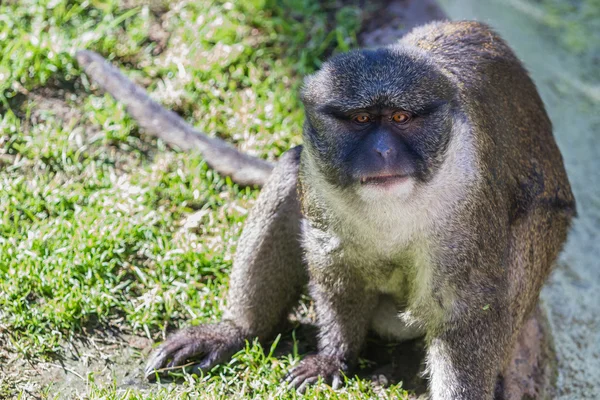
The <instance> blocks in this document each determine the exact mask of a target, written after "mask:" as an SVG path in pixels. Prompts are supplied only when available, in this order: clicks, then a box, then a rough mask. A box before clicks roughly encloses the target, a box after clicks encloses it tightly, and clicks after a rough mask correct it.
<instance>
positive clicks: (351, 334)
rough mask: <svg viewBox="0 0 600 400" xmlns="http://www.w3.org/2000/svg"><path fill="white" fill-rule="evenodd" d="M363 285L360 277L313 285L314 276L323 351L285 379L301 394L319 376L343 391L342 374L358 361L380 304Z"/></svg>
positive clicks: (300, 365) (292, 371) (313, 294)
mask: <svg viewBox="0 0 600 400" xmlns="http://www.w3.org/2000/svg"><path fill="white" fill-rule="evenodd" d="M338 279H340V278H339V277H338ZM341 279H344V278H341ZM361 286H362V285H361V282H360V279H358V278H355V279H347V280H344V283H343V284H341V283H340V282H339V281H337V280H330V279H326V280H325V281H322V282H320V283H313V279H312V277H311V295H312V297H313V299H314V301H315V306H316V310H317V321H318V325H319V350H318V352H317V354H315V355H310V356H308V357H306V358H305V359H304V360H302V361H301V362H300V364H299V365H298V366H297V367H295V368H293V369H292V370H291V371H290V372H289V373H288V374H287V376H286V378H285V381H286V382H288V383H289V384H290V385H291V386H292V387H295V388H296V389H297V390H298V391H299V392H304V391H305V390H306V388H307V387H308V386H309V385H312V384H314V383H316V382H317V381H318V379H319V377H321V378H323V380H324V381H325V382H326V383H328V384H331V385H332V387H333V388H334V389H337V388H339V387H340V386H341V384H342V383H343V378H342V373H347V372H348V371H349V370H350V368H351V367H352V366H353V364H354V362H355V361H356V358H357V357H358V353H359V351H360V349H361V347H362V345H363V343H364V339H365V336H366V333H367V330H368V327H369V322H370V320H371V314H372V311H373V309H374V308H375V306H376V304H377V296H376V295H375V294H374V293H371V292H367V291H366V290H365V289H364V286H363V287H361Z"/></svg>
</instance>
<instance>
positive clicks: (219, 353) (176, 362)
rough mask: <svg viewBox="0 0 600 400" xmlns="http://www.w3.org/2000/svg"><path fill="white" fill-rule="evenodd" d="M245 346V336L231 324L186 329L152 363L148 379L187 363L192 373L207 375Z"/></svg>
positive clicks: (150, 363) (168, 341)
mask: <svg viewBox="0 0 600 400" xmlns="http://www.w3.org/2000/svg"><path fill="white" fill-rule="evenodd" d="M243 346H244V336H243V334H242V333H241V331H240V329H238V328H237V327H236V326H235V325H233V323H231V322H219V323H217V324H206V325H199V326H192V327H189V328H186V329H183V330H181V331H179V332H177V333H176V334H174V335H173V336H171V337H170V338H169V339H167V341H166V342H164V343H163V344H162V345H161V346H160V347H159V348H158V349H156V351H155V352H154V354H153V355H152V356H151V357H150V359H149V360H148V364H146V369H145V371H144V376H145V377H146V379H148V380H149V381H154V380H155V379H156V374H157V373H164V372H167V371H169V370H172V369H175V368H182V367H184V366H185V365H184V364H185V363H186V362H187V361H197V363H196V364H193V365H191V372H198V371H206V370H209V369H211V368H212V367H214V366H215V365H217V364H219V363H222V362H223V361H226V360H227V359H229V358H230V357H231V356H232V355H233V354H234V353H235V352H236V351H238V350H240V349H241V348H242V347H243Z"/></svg>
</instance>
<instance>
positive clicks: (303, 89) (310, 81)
mask: <svg viewBox="0 0 600 400" xmlns="http://www.w3.org/2000/svg"><path fill="white" fill-rule="evenodd" d="M316 75H317V73H316V72H315V73H314V74H311V75H306V76H305V77H304V80H303V81H302V86H300V100H302V102H303V103H304V104H307V103H314V95H313V91H314V89H313V88H314V86H315V84H316V80H317V76H316Z"/></svg>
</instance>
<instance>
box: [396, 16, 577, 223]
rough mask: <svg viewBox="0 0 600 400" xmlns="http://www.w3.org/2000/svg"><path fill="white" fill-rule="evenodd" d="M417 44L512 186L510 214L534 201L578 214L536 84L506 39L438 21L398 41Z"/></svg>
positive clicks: (498, 181)
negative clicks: (451, 87) (450, 86)
mask: <svg viewBox="0 0 600 400" xmlns="http://www.w3.org/2000/svg"><path fill="white" fill-rule="evenodd" d="M401 45H404V46H408V47H416V48H418V49H419V50H420V51H422V54H423V56H424V57H426V58H428V59H429V60H430V61H431V62H432V63H433V64H434V65H435V66H436V67H437V68H438V69H439V70H440V71H441V72H442V73H444V74H445V75H446V76H448V77H449V78H450V79H451V80H452V81H453V82H454V83H455V85H456V87H457V90H458V97H459V99H457V100H458V101H457V104H462V107H464V108H465V109H464V110H463V111H464V115H468V116H469V119H470V121H469V123H470V124H471V126H472V127H474V129H472V133H473V134H474V135H479V136H481V137H478V138H477V143H480V146H481V148H480V150H481V160H480V161H481V162H482V163H484V164H486V167H487V168H485V169H486V170H488V171H490V176H487V177H486V179H488V180H490V181H491V183H493V184H492V186H493V187H496V188H497V189H498V190H501V191H503V192H504V193H509V194H510V196H509V197H510V198H511V200H512V202H511V204H509V205H508V206H509V207H510V212H511V216H513V217H516V216H518V215H519V214H521V213H522V212H525V211H526V210H527V209H528V208H530V207H531V206H533V205H534V204H543V205H545V206H549V207H550V208H552V209H560V210H563V211H566V212H568V213H570V214H575V199H574V197H573V194H572V192H571V187H570V184H569V180H568V178H567V174H566V171H565V168H564V164H563V160H562V156H561V153H560V150H559V149H558V146H557V145H556V142H555V140H554V136H553V134H552V124H551V122H550V119H549V118H548V115H547V113H546V110H545V108H544V104H543V102H542V100H541V98H540V96H539V94H538V91H537V89H536V87H535V84H534V83H533V81H532V80H531V78H530V77H529V75H528V73H527V71H526V70H525V68H524V67H523V65H522V64H521V62H520V61H519V60H518V58H517V57H516V56H515V54H514V53H513V51H512V50H511V49H510V48H509V46H508V45H507V44H506V43H505V42H504V40H503V39H502V38H501V37H500V36H499V35H498V34H496V33H495V32H494V31H492V30H491V29H490V28H489V27H488V26H487V25H485V24H482V23H478V22H474V21H460V22H436V23H432V24H429V25H425V26H423V27H420V28H417V29H415V30H413V31H412V32H411V33H409V34H408V35H407V36H405V37H404V38H403V39H402V40H401Z"/></svg>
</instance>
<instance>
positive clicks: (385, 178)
mask: <svg viewBox="0 0 600 400" xmlns="http://www.w3.org/2000/svg"><path fill="white" fill-rule="evenodd" d="M406 180H408V175H400V174H389V175H377V176H363V177H362V178H360V183H361V185H376V186H389V185H392V184H394V183H400V182H404V181H406Z"/></svg>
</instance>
